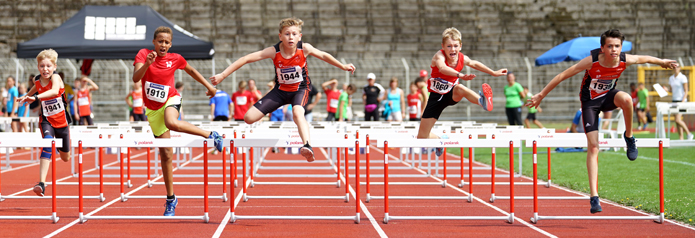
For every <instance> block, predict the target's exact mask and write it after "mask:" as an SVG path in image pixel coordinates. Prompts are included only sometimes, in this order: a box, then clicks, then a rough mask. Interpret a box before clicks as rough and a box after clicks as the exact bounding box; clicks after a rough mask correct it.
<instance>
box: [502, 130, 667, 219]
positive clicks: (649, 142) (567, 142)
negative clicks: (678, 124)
mask: <svg viewBox="0 0 695 238" xmlns="http://www.w3.org/2000/svg"><path fill="white" fill-rule="evenodd" d="M669 142H670V140H669V139H641V138H640V139H639V140H637V141H636V145H637V147H652V148H654V147H657V148H659V211H660V214H659V215H655V216H540V215H538V200H539V199H540V197H539V196H538V186H533V217H531V219H530V220H531V222H533V223H534V224H536V223H538V221H540V220H654V221H656V222H658V223H661V224H663V222H664V147H669ZM529 143H531V145H530V146H531V147H533V182H534V183H536V182H537V181H538V174H537V168H536V167H537V160H536V149H537V147H539V146H540V147H551V146H552V147H577V146H583V145H586V138H585V140H584V141H582V140H578V139H538V140H534V141H531V142H529V141H527V142H526V146H527V147H528V146H529ZM600 146H605V147H625V140H624V139H604V140H599V147H600ZM512 196H513V194H512Z"/></svg>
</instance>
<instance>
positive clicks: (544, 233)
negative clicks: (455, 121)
mask: <svg viewBox="0 0 695 238" xmlns="http://www.w3.org/2000/svg"><path fill="white" fill-rule="evenodd" d="M372 147H373V148H375V149H376V150H377V151H379V152H381V153H382V154H383V153H384V151H383V150H381V149H379V148H378V147H376V146H374V145H372ZM447 154H450V153H447ZM451 155H453V154H451ZM389 157H391V158H393V159H395V160H398V159H399V158H398V157H396V156H393V155H391V154H389ZM400 162H401V163H402V164H404V165H406V166H410V163H408V162H405V161H400ZM474 162H475V161H474ZM475 163H476V164H481V163H480V162H475ZM413 169H414V170H416V171H418V172H420V173H422V174H427V172H425V171H423V170H421V169H419V168H417V167H413ZM429 177H430V178H433V179H434V180H437V181H438V182H442V181H443V180H441V179H439V178H437V177H435V176H432V175H430V176H429ZM446 185H447V186H448V187H450V188H452V189H454V190H456V191H459V192H461V193H463V194H465V195H469V193H467V192H466V191H463V190H461V189H459V188H458V187H456V186H454V185H451V184H449V183H447V184H446ZM472 197H473V199H475V200H476V201H478V202H480V203H481V204H483V205H485V206H488V207H490V208H492V209H495V210H496V211H498V212H500V213H502V214H505V215H507V216H509V213H507V212H506V211H504V210H502V209H501V208H499V207H497V206H493V205H491V204H489V203H487V202H485V201H483V200H482V199H480V198H478V197H476V196H475V195H473V196H472ZM514 220H516V221H518V222H520V223H521V224H524V225H525V226H528V227H529V228H531V229H533V230H535V231H538V232H539V233H541V234H543V235H546V236H548V237H554V238H557V236H555V235H553V234H550V233H549V232H547V231H544V230H542V229H540V228H538V227H536V226H534V225H531V224H530V223H528V222H526V221H524V220H523V219H521V218H518V217H516V216H514Z"/></svg>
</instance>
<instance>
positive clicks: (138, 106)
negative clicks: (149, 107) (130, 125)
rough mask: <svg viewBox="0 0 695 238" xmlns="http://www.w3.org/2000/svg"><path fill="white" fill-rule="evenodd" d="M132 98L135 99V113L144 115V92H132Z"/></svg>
mask: <svg viewBox="0 0 695 238" xmlns="http://www.w3.org/2000/svg"><path fill="white" fill-rule="evenodd" d="M131 97H133V113H135V114H142V113H143V111H142V106H143V101H142V90H135V91H133V92H132V94H131Z"/></svg>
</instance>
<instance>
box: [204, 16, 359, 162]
mask: <svg viewBox="0 0 695 238" xmlns="http://www.w3.org/2000/svg"><path fill="white" fill-rule="evenodd" d="M302 25H304V22H303V21H302V20H300V19H297V18H286V19H283V20H281V21H280V34H278V37H279V38H280V42H278V43H277V44H275V45H274V46H272V47H268V48H265V49H263V50H261V51H257V52H254V53H251V54H248V55H246V56H244V57H241V58H239V59H238V60H236V61H235V62H234V63H232V64H231V65H229V67H227V69H225V70H224V71H222V73H220V74H217V75H215V76H212V77H210V79H211V81H212V84H214V85H217V84H219V83H221V82H222V80H224V79H225V78H226V77H227V76H229V75H230V74H232V73H233V72H234V71H236V70H238V69H239V68H241V67H242V66H244V65H245V64H247V63H252V62H256V61H259V60H262V59H273V64H274V65H275V75H276V76H275V87H274V88H273V89H272V90H270V92H268V94H266V95H265V96H263V98H261V100H259V101H258V102H256V103H255V104H254V105H253V107H252V108H251V109H249V111H248V112H246V114H245V115H244V121H245V122H246V123H248V124H251V123H254V122H257V121H258V120H260V119H261V118H263V116H264V115H265V114H268V113H270V112H272V111H275V109H277V108H279V107H280V106H282V105H285V104H288V103H290V104H291V105H292V106H293V107H292V112H293V115H294V116H293V119H294V122H295V123H296V124H297V129H298V131H299V137H301V138H302V141H303V142H304V146H303V147H302V148H301V149H300V153H301V154H302V156H304V158H306V160H307V161H309V162H312V161H314V151H313V150H312V148H311V146H310V145H309V141H310V138H309V125H308V123H307V122H306V119H305V118H304V106H305V105H306V103H307V98H308V97H309V90H310V89H309V85H310V84H311V79H310V78H309V75H308V70H307V63H306V57H307V56H308V55H312V56H314V57H316V58H319V59H321V60H323V61H325V62H327V63H329V64H331V65H333V66H335V67H338V68H340V69H342V70H345V71H350V72H354V71H355V66H354V65H352V64H342V63H340V61H338V60H336V59H335V58H334V57H333V56H331V55H330V54H328V53H326V52H324V51H321V50H319V49H316V48H314V46H312V45H310V44H309V43H302Z"/></svg>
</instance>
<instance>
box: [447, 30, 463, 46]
mask: <svg viewBox="0 0 695 238" xmlns="http://www.w3.org/2000/svg"><path fill="white" fill-rule="evenodd" d="M446 39H452V40H455V41H458V42H459V43H460V44H463V42H462V41H461V32H460V31H459V30H458V29H456V28H455V27H449V28H446V30H444V33H442V44H444V43H445V42H446Z"/></svg>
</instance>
